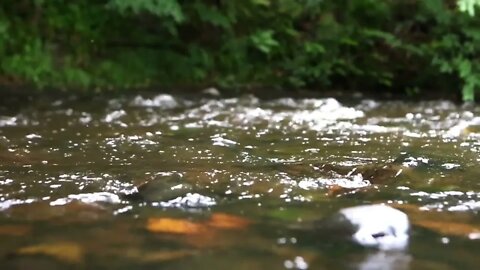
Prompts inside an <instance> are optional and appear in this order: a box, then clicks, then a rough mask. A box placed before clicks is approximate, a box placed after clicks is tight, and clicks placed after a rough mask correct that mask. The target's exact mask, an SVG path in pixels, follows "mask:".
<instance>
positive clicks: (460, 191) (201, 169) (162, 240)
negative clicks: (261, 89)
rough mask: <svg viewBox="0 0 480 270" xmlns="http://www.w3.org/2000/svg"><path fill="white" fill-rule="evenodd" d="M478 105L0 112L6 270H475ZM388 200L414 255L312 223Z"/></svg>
mask: <svg viewBox="0 0 480 270" xmlns="http://www.w3.org/2000/svg"><path fill="white" fill-rule="evenodd" d="M479 138H480V108H479V107H478V106H470V107H462V106H459V105H456V104H453V103H451V102H449V101H429V102H412V101H409V102H405V101H403V102H402V101H373V100H361V99H358V100H350V101H342V102H339V101H337V100H336V99H333V98H324V99H316V98H278V99H259V98H257V97H255V96H251V95H246V96H240V97H232V98H218V97H205V96H188V95H168V94H161V95H156V96H155V95H143V96H124V97H120V98H106V97H98V98H93V99H83V98H76V97H71V98H45V97H44V98H39V99H34V100H29V101H26V100H23V99H18V100H15V99H11V100H8V101H7V100H3V101H1V102H0V236H1V237H2V241H1V243H0V265H1V266H2V269H65V268H71V269H190V268H194V269H226V268H228V269H231V270H235V269H476V268H477V266H478V264H479V263H480V258H478V256H477V250H478V249H479V248H480V218H479V215H478V210H479V209H480V182H479V181H478V180H479V176H480V167H479V166H478V165H477V164H478V161H479V159H480V156H479V155H480V154H479V150H480V142H479ZM374 203H375V204H376V203H384V204H387V205H391V206H393V207H395V208H398V209H400V210H402V211H404V212H405V213H407V214H408V216H409V218H410V221H411V223H412V230H411V234H410V244H409V246H408V248H407V249H406V250H403V251H380V250H377V249H372V248H364V247H360V246H357V245H355V244H354V243H352V242H350V241H345V239H343V238H342V237H340V236H338V237H337V236H335V235H328V233H325V232H322V230H321V229H318V228H315V227H312V226H311V222H310V221H313V220H317V219H321V218H324V217H326V216H329V215H331V214H332V213H334V212H336V211H337V210H339V209H341V208H344V207H349V206H355V205H363V204H374Z"/></svg>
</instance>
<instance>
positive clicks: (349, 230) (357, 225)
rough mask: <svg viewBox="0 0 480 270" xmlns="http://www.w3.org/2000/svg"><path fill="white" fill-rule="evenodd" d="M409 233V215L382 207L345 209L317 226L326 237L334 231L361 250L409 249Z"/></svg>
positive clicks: (371, 206)
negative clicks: (326, 234) (368, 248)
mask: <svg viewBox="0 0 480 270" xmlns="http://www.w3.org/2000/svg"><path fill="white" fill-rule="evenodd" d="M409 229H410V222H409V220H408V216H407V215H406V214H405V213H403V212H401V211H400V210H397V209H395V208H392V207H390V206H386V205H380V204H378V205H362V206H355V207H349V208H344V209H341V210H340V211H339V212H338V213H336V214H334V215H333V216H330V217H327V218H325V219H323V220H320V221H319V222H318V223H317V224H316V230H320V231H322V233H328V232H329V231H333V232H336V233H337V234H338V235H342V234H343V235H344V237H347V238H349V239H350V240H352V241H353V242H355V243H357V244H359V245H361V246H364V247H372V248H378V249H381V250H402V249H405V248H407V246H408V240H409Z"/></svg>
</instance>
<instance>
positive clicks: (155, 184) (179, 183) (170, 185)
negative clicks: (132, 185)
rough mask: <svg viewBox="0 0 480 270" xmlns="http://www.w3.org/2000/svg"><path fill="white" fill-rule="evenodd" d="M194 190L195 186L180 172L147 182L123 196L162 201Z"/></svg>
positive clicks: (140, 199)
mask: <svg viewBox="0 0 480 270" xmlns="http://www.w3.org/2000/svg"><path fill="white" fill-rule="evenodd" d="M192 190H193V187H192V186H191V185H190V184H188V183H186V182H185V179H184V178H183V177H182V176H181V175H180V174H172V175H166V176H162V177H160V178H158V179H155V180H151V181H148V182H145V183H143V184H141V185H139V186H138V187H137V188H136V190H135V191H134V192H132V193H131V194H125V195H124V196H123V197H124V199H127V200H132V201H147V202H160V201H169V200H172V199H175V198H177V197H180V196H184V195H185V194H187V193H189V192H191V191H192Z"/></svg>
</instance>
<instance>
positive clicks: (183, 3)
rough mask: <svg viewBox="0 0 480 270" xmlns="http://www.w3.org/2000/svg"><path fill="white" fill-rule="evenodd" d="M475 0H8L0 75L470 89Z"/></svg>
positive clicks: (94, 86)
mask: <svg viewBox="0 0 480 270" xmlns="http://www.w3.org/2000/svg"><path fill="white" fill-rule="evenodd" d="M479 3H480V1H479V0H422V1H417V0H204V1H200V0H104V1H101V0H83V1H62V0H48V1H47V0H3V1H1V2H0V59H1V61H0V85H1V86H2V89H6V88H15V87H20V86H21V87H30V88H31V89H35V90H32V91H47V90H50V89H62V90H68V91H91V90H96V91H107V90H112V89H113V90H115V91H120V90H124V91H126V90H128V91H131V90H132V89H139V88H142V89H145V88H149V87H158V86H164V87H191V88H198V89H201V88H202V87H207V86H216V87H222V88H225V89H237V90H240V91H241V90H242V89H248V88H283V89H310V90H314V91H325V90H326V89H329V90H331V89H342V90H343V91H350V90H354V91H365V90H368V91H378V92H391V93H397V94H401V95H407V96H411V95H421V94H428V92H429V91H430V92H432V91H443V92H454V93H455V94H458V96H459V97H460V96H461V97H462V98H463V100H473V99H474V92H475V89H478V88H479V86H480V62H479V61H478V58H479V56H480V21H479V19H478V17H476V16H475V9H476V6H477V5H478V4H479Z"/></svg>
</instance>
